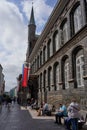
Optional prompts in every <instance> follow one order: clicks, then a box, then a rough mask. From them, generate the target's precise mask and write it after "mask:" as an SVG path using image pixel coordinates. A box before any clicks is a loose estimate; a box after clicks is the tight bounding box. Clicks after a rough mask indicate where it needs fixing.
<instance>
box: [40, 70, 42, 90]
mask: <svg viewBox="0 0 87 130" xmlns="http://www.w3.org/2000/svg"><path fill="white" fill-rule="evenodd" d="M40 91H41V92H42V73H41V74H40Z"/></svg>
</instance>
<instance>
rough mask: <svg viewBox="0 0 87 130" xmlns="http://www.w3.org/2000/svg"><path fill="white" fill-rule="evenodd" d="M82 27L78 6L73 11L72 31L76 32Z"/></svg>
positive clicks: (79, 7)
mask: <svg viewBox="0 0 87 130" xmlns="http://www.w3.org/2000/svg"><path fill="white" fill-rule="evenodd" d="M81 27H82V14H81V6H80V5H79V6H78V7H77V8H76V9H75V11H74V30H75V33H76V32H78V31H79V30H80V29H81Z"/></svg>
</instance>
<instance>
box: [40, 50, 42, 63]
mask: <svg viewBox="0 0 87 130" xmlns="http://www.w3.org/2000/svg"><path fill="white" fill-rule="evenodd" d="M40 65H42V51H41V53H40Z"/></svg>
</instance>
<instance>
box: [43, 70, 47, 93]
mask: <svg viewBox="0 0 87 130" xmlns="http://www.w3.org/2000/svg"><path fill="white" fill-rule="evenodd" d="M43 86H44V92H45V91H46V70H45V71H44V74H43Z"/></svg>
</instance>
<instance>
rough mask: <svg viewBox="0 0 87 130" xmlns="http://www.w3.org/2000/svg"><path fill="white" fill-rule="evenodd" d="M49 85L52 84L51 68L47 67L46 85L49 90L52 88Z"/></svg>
mask: <svg viewBox="0 0 87 130" xmlns="http://www.w3.org/2000/svg"><path fill="white" fill-rule="evenodd" d="M51 85H52V69H51V68H49V69H48V87H49V91H50V90H52V88H51Z"/></svg>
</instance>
